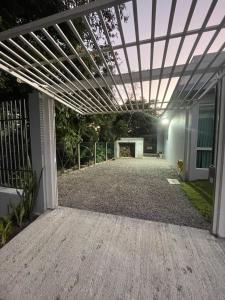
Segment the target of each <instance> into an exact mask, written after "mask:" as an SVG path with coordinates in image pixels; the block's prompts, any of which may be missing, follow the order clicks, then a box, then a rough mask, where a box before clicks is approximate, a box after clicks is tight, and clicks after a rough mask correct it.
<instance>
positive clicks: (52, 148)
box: [29, 92, 58, 214]
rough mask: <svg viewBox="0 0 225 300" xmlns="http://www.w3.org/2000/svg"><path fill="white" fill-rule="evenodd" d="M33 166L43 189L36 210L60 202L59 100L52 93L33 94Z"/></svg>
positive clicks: (40, 210) (31, 98)
mask: <svg viewBox="0 0 225 300" xmlns="http://www.w3.org/2000/svg"><path fill="white" fill-rule="evenodd" d="M29 114H30V136H31V156H32V167H33V170H34V171H36V173H37V177H38V178H39V176H40V174H41V172H42V177H41V181H40V187H39V193H38V198H37V202H36V205H35V213H39V214H40V213H42V212H44V211H45V210H47V209H54V208H56V207H57V206H58V191H57V168H56V143H55V103H54V100H53V99H51V98H50V97H48V96H46V95H44V94H41V93H38V92H35V93H32V94H30V97H29Z"/></svg>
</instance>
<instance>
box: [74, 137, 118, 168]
mask: <svg viewBox="0 0 225 300" xmlns="http://www.w3.org/2000/svg"><path fill="white" fill-rule="evenodd" d="M77 150H78V151H77V162H78V169H80V168H82V167H86V166H90V165H93V164H96V163H100V162H103V161H106V160H108V159H112V158H113V157H114V143H107V142H97V143H93V142H86V143H80V144H78V145H77Z"/></svg>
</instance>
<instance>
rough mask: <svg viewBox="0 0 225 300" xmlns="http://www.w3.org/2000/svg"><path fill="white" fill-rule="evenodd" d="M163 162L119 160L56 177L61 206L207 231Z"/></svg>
mask: <svg viewBox="0 0 225 300" xmlns="http://www.w3.org/2000/svg"><path fill="white" fill-rule="evenodd" d="M167 178H177V173H176V171H175V170H173V169H171V168H170V166H169V165H168V163H167V162H166V160H163V159H157V158H151V157H149V158H144V159H133V158H128V159H126V158H125V159H118V160H115V161H109V162H107V163H102V164H97V165H96V166H93V167H89V168H86V169H84V170H80V171H74V172H72V173H69V174H64V175H62V176H60V177H59V178H58V190H59V203H60V205H61V206H67V207H73V208H79V209H87V210H91V211H96V212H104V213H111V214H116V215H122V216H128V217H134V218H141V219H146V220H152V221H159V222H166V223H172V224H178V225H186V226H193V227H197V228H203V229H209V228H210V224H209V223H207V222H206V221H205V220H204V218H203V217H202V216H200V215H199V213H198V212H197V211H196V210H195V209H194V208H193V207H192V205H191V203H190V202H189V201H188V200H187V198H186V196H185V195H184V193H183V192H182V191H181V189H180V187H179V186H177V185H170V184H169V183H168V181H167Z"/></svg>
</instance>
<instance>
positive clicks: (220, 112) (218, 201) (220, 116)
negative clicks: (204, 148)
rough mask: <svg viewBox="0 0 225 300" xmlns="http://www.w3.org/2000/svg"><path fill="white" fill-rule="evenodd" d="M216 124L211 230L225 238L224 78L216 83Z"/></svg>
mask: <svg viewBox="0 0 225 300" xmlns="http://www.w3.org/2000/svg"><path fill="white" fill-rule="evenodd" d="M216 126H217V128H216V129H217V137H216V149H215V161H216V180H215V181H216V182H215V203H214V216H213V228H212V232H213V234H215V235H216V236H218V237H222V238H225V78H223V79H222V80H220V82H219V84H218V93H217V125H216Z"/></svg>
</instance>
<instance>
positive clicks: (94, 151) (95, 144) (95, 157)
mask: <svg viewBox="0 0 225 300" xmlns="http://www.w3.org/2000/svg"><path fill="white" fill-rule="evenodd" d="M94 164H96V142H95V145H94Z"/></svg>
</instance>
